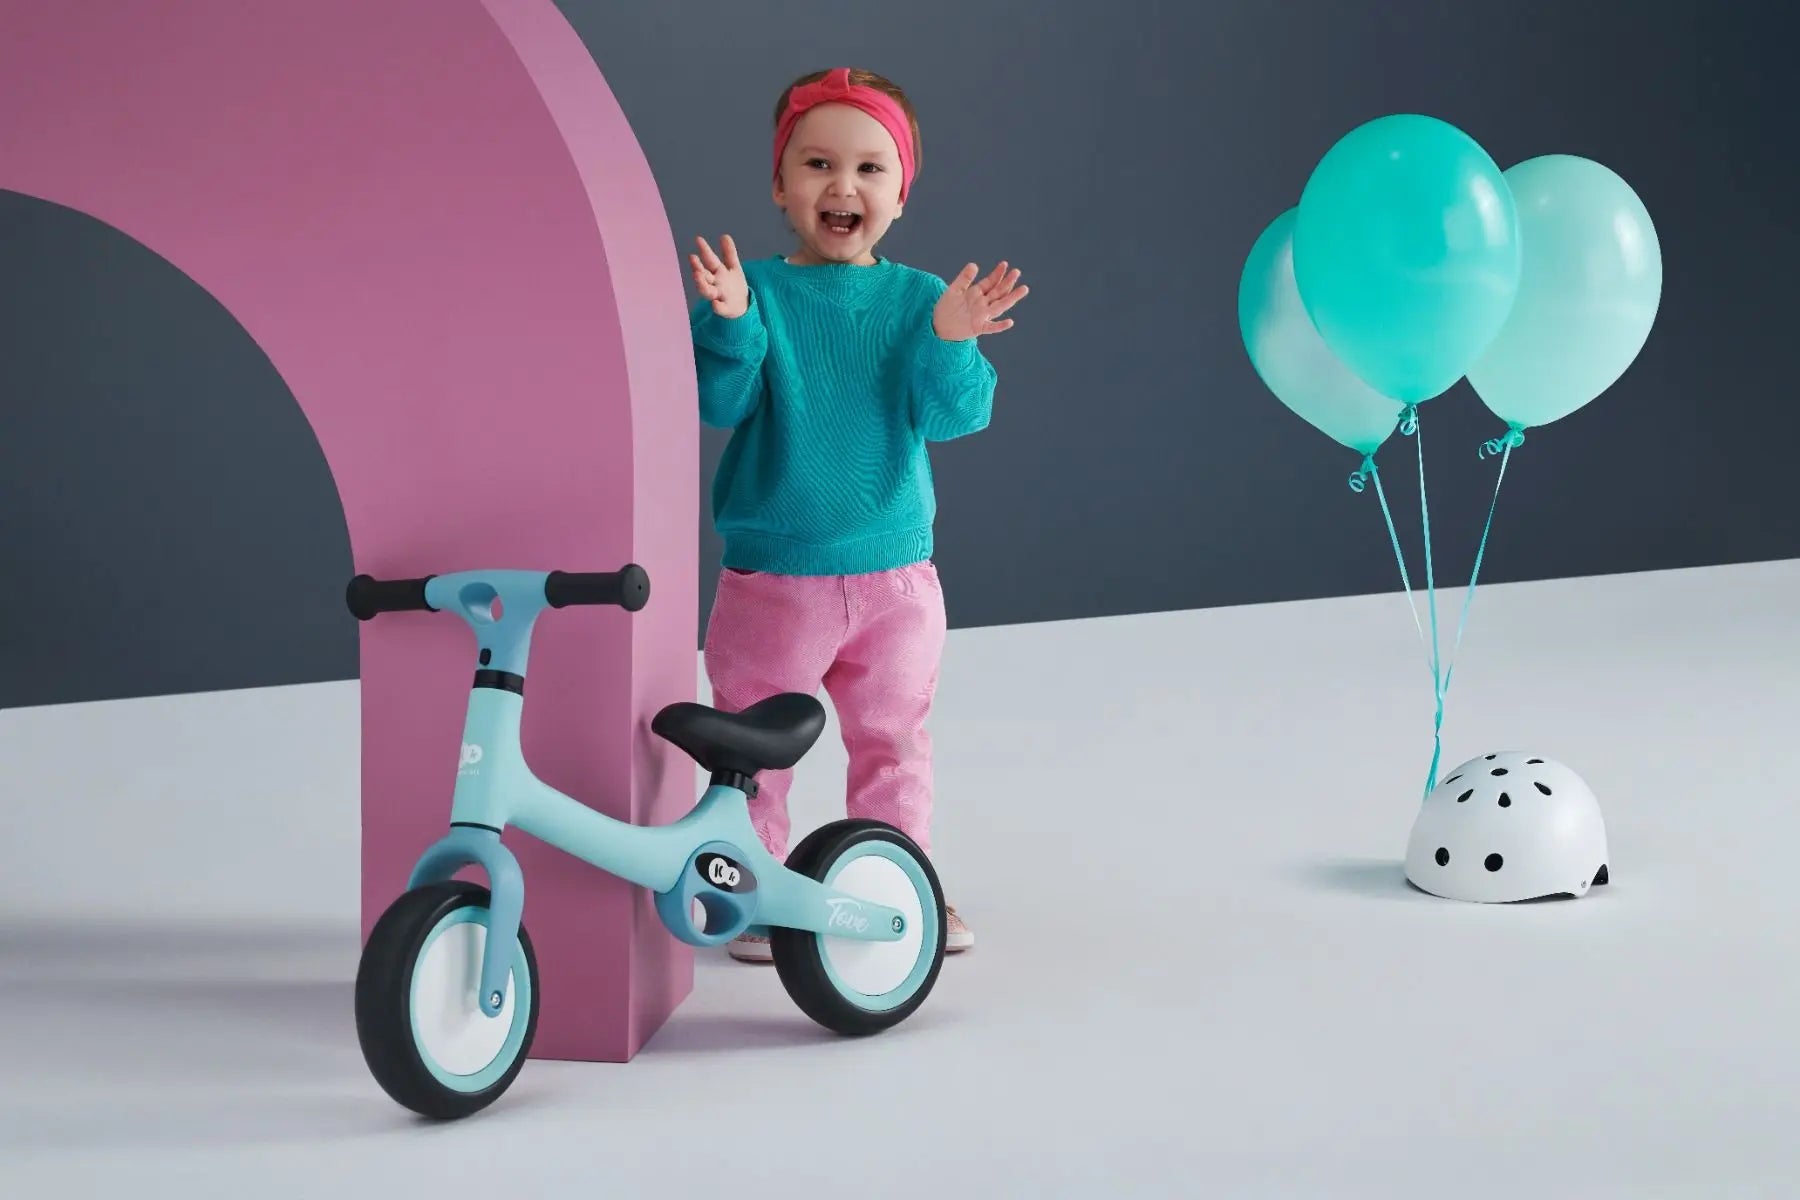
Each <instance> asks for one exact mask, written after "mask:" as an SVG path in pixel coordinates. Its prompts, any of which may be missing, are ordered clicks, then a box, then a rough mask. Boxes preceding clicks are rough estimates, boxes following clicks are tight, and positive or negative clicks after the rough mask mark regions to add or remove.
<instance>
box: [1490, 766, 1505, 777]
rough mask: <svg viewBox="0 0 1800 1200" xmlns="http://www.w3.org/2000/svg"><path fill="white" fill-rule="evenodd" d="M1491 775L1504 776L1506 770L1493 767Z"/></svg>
mask: <svg viewBox="0 0 1800 1200" xmlns="http://www.w3.org/2000/svg"><path fill="white" fill-rule="evenodd" d="M1493 774H1495V775H1504V774H1506V768H1505V767H1495V768H1494V770H1493Z"/></svg>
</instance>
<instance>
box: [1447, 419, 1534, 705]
mask: <svg viewBox="0 0 1800 1200" xmlns="http://www.w3.org/2000/svg"><path fill="white" fill-rule="evenodd" d="M1524 444H1525V433H1524V431H1523V429H1522V428H1521V427H1520V426H1519V425H1518V424H1516V423H1515V424H1514V425H1513V426H1512V427H1511V428H1509V429H1508V430H1507V431H1506V432H1505V433H1504V434H1502V435H1501V436H1500V437H1497V438H1495V439H1493V440H1492V441H1490V442H1486V443H1484V444H1483V445H1482V447H1481V452H1480V455H1479V457H1481V458H1486V457H1487V456H1488V455H1489V454H1490V453H1498V454H1499V455H1500V474H1499V476H1498V477H1497V478H1496V479H1495V480H1494V495H1493V498H1492V499H1490V500H1489V501H1488V513H1487V523H1486V524H1485V525H1483V526H1482V527H1481V544H1480V545H1479V546H1477V547H1476V548H1475V568H1474V570H1472V571H1470V572H1469V590H1468V591H1467V592H1465V593H1464V594H1463V609H1462V618H1461V619H1460V620H1458V621H1457V623H1456V640H1455V641H1454V642H1452V643H1451V645H1450V661H1449V664H1448V666H1447V667H1446V668H1445V671H1444V690H1445V691H1446V692H1447V691H1449V690H1450V677H1451V676H1452V675H1454V674H1455V673H1456V651H1457V649H1458V648H1459V647H1460V646H1461V645H1462V636H1463V628H1464V626H1466V625H1467V624H1468V623H1469V605H1470V604H1472V603H1473V602H1474V600H1475V582H1476V580H1477V579H1479V578H1480V577H1481V560H1482V558H1483V557H1484V556H1485V555H1486V554H1487V544H1488V534H1489V533H1491V532H1492V531H1493V528H1494V507H1495V505H1497V504H1499V503H1500V485H1501V484H1503V483H1505V482H1506V464H1507V461H1508V460H1510V459H1511V458H1512V452H1513V447H1515V446H1522V445H1524ZM1496 448H1498V449H1496Z"/></svg>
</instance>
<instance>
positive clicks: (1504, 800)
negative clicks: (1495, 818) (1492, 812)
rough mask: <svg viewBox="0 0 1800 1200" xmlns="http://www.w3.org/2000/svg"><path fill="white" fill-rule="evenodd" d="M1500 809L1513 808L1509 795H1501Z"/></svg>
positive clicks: (1503, 793)
mask: <svg viewBox="0 0 1800 1200" xmlns="http://www.w3.org/2000/svg"><path fill="white" fill-rule="evenodd" d="M1500 807H1501V808H1511V807H1512V797H1511V796H1509V795H1507V794H1506V793H1505V792H1501V793H1500Z"/></svg>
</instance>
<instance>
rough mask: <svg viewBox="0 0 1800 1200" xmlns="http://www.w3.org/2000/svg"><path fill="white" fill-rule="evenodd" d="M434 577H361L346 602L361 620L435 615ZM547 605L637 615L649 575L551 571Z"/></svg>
mask: <svg viewBox="0 0 1800 1200" xmlns="http://www.w3.org/2000/svg"><path fill="white" fill-rule="evenodd" d="M435 578H437V577H436V576H435V575H426V576H423V577H422V578H418V579H376V578H374V577H373V576H370V575H358V576H356V577H355V578H353V579H351V581H350V584H349V586H348V587H347V588H345V589H344V603H345V604H346V605H348V607H349V609H350V615H351V616H353V617H355V618H356V619H357V620H359V621H368V620H373V619H374V618H375V617H376V616H378V615H380V614H381V613H390V612H435V611H437V610H436V609H434V608H432V606H431V604H430V602H429V601H427V600H426V599H425V587H426V585H427V584H429V583H430V582H431V581H432V580H433V579H435ZM544 602H545V603H546V604H548V605H549V606H550V607H551V608H568V607H569V606H571V605H576V604H594V605H599V604H616V605H618V606H619V607H620V608H622V609H624V610H625V611H626V612H636V611H638V610H639V609H641V608H643V607H644V605H646V604H648V603H649V602H650V576H649V575H648V574H647V573H646V572H645V570H644V568H642V567H640V566H638V565H637V564H636V563H627V564H625V566H623V567H621V568H620V569H618V570H617V571H551V572H549V573H548V574H546V575H545V576H544Z"/></svg>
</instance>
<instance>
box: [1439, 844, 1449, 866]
mask: <svg viewBox="0 0 1800 1200" xmlns="http://www.w3.org/2000/svg"><path fill="white" fill-rule="evenodd" d="M1437 865H1438V866H1440V867H1447V866H1449V865H1450V851H1448V850H1446V849H1445V848H1444V847H1442V846H1439V847H1438V852H1437Z"/></svg>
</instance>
